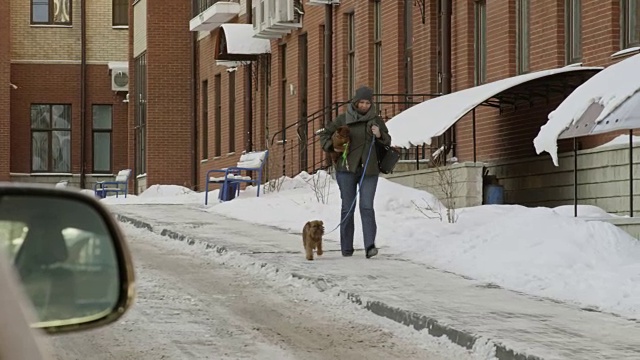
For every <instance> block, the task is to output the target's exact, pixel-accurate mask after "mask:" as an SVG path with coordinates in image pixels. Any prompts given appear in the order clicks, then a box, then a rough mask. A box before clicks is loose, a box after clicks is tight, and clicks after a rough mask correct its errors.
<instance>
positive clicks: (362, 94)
mask: <svg viewBox="0 0 640 360" xmlns="http://www.w3.org/2000/svg"><path fill="white" fill-rule="evenodd" d="M360 100H369V101H373V90H371V88H369V87H366V86H361V87H359V88H358V90H356V94H355V96H354V97H353V102H356V103H357V102H358V101H360Z"/></svg>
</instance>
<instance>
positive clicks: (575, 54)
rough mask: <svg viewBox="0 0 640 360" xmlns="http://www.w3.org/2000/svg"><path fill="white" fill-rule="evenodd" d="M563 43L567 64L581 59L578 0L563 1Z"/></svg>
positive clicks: (580, 21) (580, 23)
mask: <svg viewBox="0 0 640 360" xmlns="http://www.w3.org/2000/svg"><path fill="white" fill-rule="evenodd" d="M564 16H565V44H566V46H567V48H566V49H565V51H566V52H567V56H566V61H567V64H573V63H577V62H579V61H580V60H582V44H581V38H582V37H581V34H580V33H581V32H582V17H581V6H580V0H566V3H565V14H564Z"/></svg>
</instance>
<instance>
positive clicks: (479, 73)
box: [473, 0, 487, 85]
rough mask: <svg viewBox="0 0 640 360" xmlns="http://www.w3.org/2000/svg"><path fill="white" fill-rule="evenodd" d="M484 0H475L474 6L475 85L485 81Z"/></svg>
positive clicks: (485, 16) (485, 14)
mask: <svg viewBox="0 0 640 360" xmlns="http://www.w3.org/2000/svg"><path fill="white" fill-rule="evenodd" d="M485 1H486V0H476V2H475V6H474V7H475V11H474V16H475V29H474V30H475V31H474V39H473V47H474V60H475V85H480V84H484V83H485V82H486V81H487V4H486V2H485Z"/></svg>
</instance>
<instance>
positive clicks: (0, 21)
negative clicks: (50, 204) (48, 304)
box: [0, 0, 14, 181]
mask: <svg viewBox="0 0 640 360" xmlns="http://www.w3.org/2000/svg"><path fill="white" fill-rule="evenodd" d="M10 31H11V28H10V15H9V0H0V181H9V163H10V150H11V146H10V124H9V121H10V120H9V119H10V118H11V116H10V115H9V109H10V98H11V92H12V91H14V90H12V89H11V88H10V87H9V82H10V81H11V63H10V60H9V59H10V57H9V53H10V50H9V49H10V48H11V46H10V45H11V42H10V41H11V38H10Z"/></svg>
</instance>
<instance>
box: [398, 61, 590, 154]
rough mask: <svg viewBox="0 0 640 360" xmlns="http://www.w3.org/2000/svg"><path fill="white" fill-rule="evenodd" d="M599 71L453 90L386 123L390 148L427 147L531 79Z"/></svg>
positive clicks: (583, 69) (563, 70)
mask: <svg viewBox="0 0 640 360" xmlns="http://www.w3.org/2000/svg"><path fill="white" fill-rule="evenodd" d="M600 70H602V67H581V66H567V67H562V68H558V69H550V70H543V71H537V72H533V73H529V74H523V75H518V76H514V77H510V78H506V79H502V80H498V81H494V82H491V83H488V84H483V85H480V86H476V87H472V88H468V89H464V90H460V91H456V92H454V93H451V94H446V95H442V96H439V97H436V98H433V99H429V100H427V101H424V102H422V103H420V104H418V105H415V106H412V107H411V108H409V109H407V110H405V111H403V112H401V113H399V114H398V115H396V116H394V117H393V118H391V119H390V120H389V121H388V122H387V127H388V128H389V133H390V135H391V139H392V140H391V144H392V146H397V147H404V148H408V147H410V146H412V145H420V144H431V139H432V138H433V137H435V136H439V135H442V134H443V133H444V132H445V131H447V129H449V128H450V127H451V126H452V125H453V124H455V123H456V122H457V121H458V120H460V119H461V118H462V117H463V116H465V115H466V114H467V113H469V112H470V111H471V110H473V109H474V108H476V107H477V106H479V105H482V104H483V103H486V102H487V101H488V100H490V99H492V98H495V97H497V96H498V95H500V94H501V93H503V92H505V91H508V90H510V89H512V88H515V87H516V86H519V85H523V84H526V83H528V82H532V81H534V80H538V79H542V78H547V77H552V76H560V74H566V73H574V72H590V73H591V74H593V73H596V72H598V71H600Z"/></svg>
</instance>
